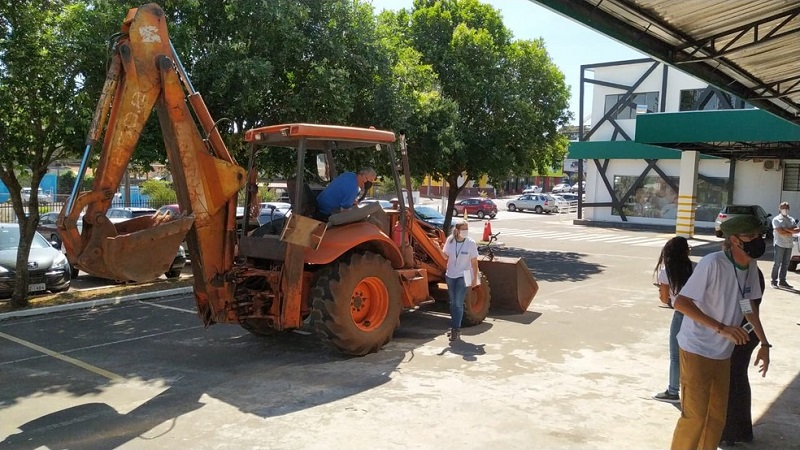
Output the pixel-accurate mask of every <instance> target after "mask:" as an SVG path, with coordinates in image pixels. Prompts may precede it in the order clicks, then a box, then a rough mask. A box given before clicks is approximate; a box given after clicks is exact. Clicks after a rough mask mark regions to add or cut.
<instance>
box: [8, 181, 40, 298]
mask: <svg viewBox="0 0 800 450" xmlns="http://www.w3.org/2000/svg"><path fill="white" fill-rule="evenodd" d="M34 193H35V191H34ZM33 195H34V194H31V198H32V200H33ZM38 203H39V202H38V201H36V200H34V201H32V202H30V203H29V205H28V214H29V216H28V217H27V218H26V217H25V216H20V217H19V247H17V270H16V273H15V276H14V293H13V294H11V307H12V308H13V309H20V308H26V307H27V306H28V280H29V279H30V278H29V276H28V257H29V256H30V254H31V242H32V241H33V234H34V233H35V232H36V223H37V222H38V221H39V213H38V211H36V213H34V211H35V210H36V209H38V207H39V205H38ZM34 216H35V217H34ZM34 218H35V219H36V220H33V219H34Z"/></svg>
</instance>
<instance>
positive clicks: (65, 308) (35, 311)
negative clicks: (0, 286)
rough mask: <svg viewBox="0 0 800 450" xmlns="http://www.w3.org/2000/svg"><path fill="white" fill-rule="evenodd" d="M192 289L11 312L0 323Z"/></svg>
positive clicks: (186, 290)
mask: <svg viewBox="0 0 800 450" xmlns="http://www.w3.org/2000/svg"><path fill="white" fill-rule="evenodd" d="M193 289H194V288H193V287H191V286H187V287H182V288H174V289H166V290H163V291H153V292H142V293H141V294H131V295H120V296H117V297H110V298H103V299H100V300H89V301H85V302H75V303H67V304H64V305H56V306H45V307H43V308H30V309H23V310H20V311H11V312H7V313H3V314H0V321H3V320H8V319H18V318H21V317H31V316H39V315H43V314H51V313H57V312H62V311H72V310H76V309H90V308H95V307H98V306H105V305H118V304H120V303H125V302H130V301H134V300H143V299H149V298H160V297H171V296H173V295H184V294H189V293H191V292H192V290H193Z"/></svg>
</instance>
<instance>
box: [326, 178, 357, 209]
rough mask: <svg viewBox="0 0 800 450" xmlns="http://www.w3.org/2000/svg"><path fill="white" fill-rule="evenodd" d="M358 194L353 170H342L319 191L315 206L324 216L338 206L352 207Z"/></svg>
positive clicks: (343, 207)
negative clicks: (341, 172)
mask: <svg viewBox="0 0 800 450" xmlns="http://www.w3.org/2000/svg"><path fill="white" fill-rule="evenodd" d="M357 196H358V181H357V180H356V174H355V173H353V172H344V173H343V174H341V175H339V176H338V177H336V178H334V179H333V181H331V184H329V185H328V187H326V188H325V190H323V191H322V192H320V193H319V196H318V197H317V208H318V209H319V211H320V212H321V213H322V214H325V215H326V216H328V215H330V214H332V213H333V212H334V211H336V210H337V209H339V208H342V209H346V208H352V207H353V202H354V201H355V200H356V197H357Z"/></svg>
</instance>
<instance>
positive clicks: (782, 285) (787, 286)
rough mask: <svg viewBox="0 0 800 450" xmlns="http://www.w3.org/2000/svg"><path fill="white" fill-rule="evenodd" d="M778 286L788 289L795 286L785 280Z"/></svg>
mask: <svg viewBox="0 0 800 450" xmlns="http://www.w3.org/2000/svg"><path fill="white" fill-rule="evenodd" d="M778 287H782V288H786V289H792V288H793V286H792V285H791V284H789V283H787V282H785V281H781V282H780V283H778Z"/></svg>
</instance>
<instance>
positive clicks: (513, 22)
mask: <svg viewBox="0 0 800 450" xmlns="http://www.w3.org/2000/svg"><path fill="white" fill-rule="evenodd" d="M481 2H482V3H488V4H490V5H492V6H493V7H494V8H495V9H497V10H499V11H500V13H501V14H502V16H503V22H504V23H505V25H506V27H508V28H509V29H510V30H511V31H512V32H513V33H514V38H515V39H537V38H542V39H544V42H545V47H546V48H547V52H548V53H549V54H550V59H552V60H553V62H554V63H555V64H556V65H557V66H558V67H559V68H560V69H561V71H562V72H563V73H564V77H565V79H566V83H567V85H568V86H569V87H570V90H571V93H572V97H571V98H570V108H569V109H570V111H572V115H573V116H574V118H573V122H574V123H575V124H577V123H578V96H579V94H580V69H581V65H584V64H594V63H602V62H609V61H621V60H627V59H637V58H643V57H645V55H643V54H642V53H640V52H639V51H637V50H634V49H632V48H630V47H627V46H625V45H623V44H620V43H618V42H617V41H615V40H613V39H611V38H609V37H606V36H605V35H603V34H600V33H598V32H596V31H594V30H592V29H591V28H588V27H586V26H584V25H582V24H579V23H577V22H574V21H573V20H572V19H568V18H566V17H563V16H561V15H559V14H556V13H554V12H552V11H550V10H549V9H547V8H545V7H543V6H540V5H539V4H538V3H534V2H532V1H530V0H481ZM372 5H373V6H374V8H375V11H376V12H379V11H381V10H384V9H393V10H397V9H401V8H407V9H411V7H412V6H413V0H372ZM590 93H591V91H589V92H587V93H586V95H587V97H588V95H590ZM584 109H585V111H586V113H585V114H588V112H589V102H588V101H587V102H584Z"/></svg>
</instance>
